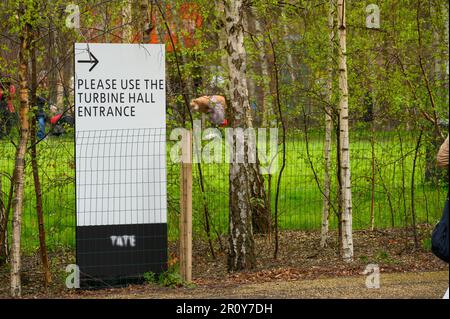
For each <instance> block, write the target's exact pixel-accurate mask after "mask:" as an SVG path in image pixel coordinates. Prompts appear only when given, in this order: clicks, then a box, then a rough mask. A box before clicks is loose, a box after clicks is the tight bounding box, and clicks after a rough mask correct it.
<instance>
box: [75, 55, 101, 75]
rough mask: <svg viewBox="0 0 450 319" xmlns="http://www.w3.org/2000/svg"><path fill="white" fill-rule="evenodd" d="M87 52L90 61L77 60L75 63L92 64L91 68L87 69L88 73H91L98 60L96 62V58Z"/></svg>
mask: <svg viewBox="0 0 450 319" xmlns="http://www.w3.org/2000/svg"><path fill="white" fill-rule="evenodd" d="M88 52H89V57H90V60H78V61H77V62H78V63H93V65H92V66H91V68H90V69H89V72H91V71H92V69H93V68H95V66H96V65H97V64H98V60H97V58H96V57H95V56H94V55H93V54H92V52H91V51H88Z"/></svg>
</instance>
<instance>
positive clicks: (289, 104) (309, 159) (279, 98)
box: [0, 0, 449, 294]
mask: <svg viewBox="0 0 450 319" xmlns="http://www.w3.org/2000/svg"><path fill="white" fill-rule="evenodd" d="M76 3H77V4H78V5H79V8H80V13H81V16H80V23H81V24H80V28H79V29H70V28H68V27H67V26H66V24H65V20H66V18H67V16H68V14H69V13H68V12H66V11H65V10H66V6H67V4H68V3H67V2H66V1H62V0H59V1H46V0H33V1H32V0H29V1H25V0H23V1H18V0H15V1H8V2H2V3H1V4H0V17H1V19H0V25H1V26H2V28H1V29H2V32H1V34H0V46H1V48H2V50H1V51H0V77H1V80H2V81H4V82H5V79H9V80H11V81H12V82H13V83H14V84H15V85H16V87H17V88H21V90H20V94H18V97H17V98H16V100H15V101H14V103H15V106H16V112H17V118H18V121H17V123H16V127H15V129H14V130H13V134H11V135H10V136H9V137H8V139H7V141H8V143H10V142H12V144H11V145H13V146H12V147H13V148H14V153H15V154H16V155H15V159H14V160H13V161H12V162H14V165H15V169H14V172H15V173H14V174H12V172H8V171H6V170H5V171H1V172H0V173H1V175H0V185H1V189H0V225H1V226H0V258H2V256H3V255H4V253H5V247H6V245H5V244H6V242H7V241H8V243H11V244H12V246H11V248H12V254H11V260H10V261H11V264H12V266H14V267H12V269H13V276H12V278H15V279H14V283H13V287H14V289H13V292H14V294H18V293H19V292H20V290H18V288H17V287H20V285H19V283H18V277H17V274H18V265H19V263H18V262H19V259H18V255H17V253H18V252H19V249H20V247H19V246H18V245H19V243H20V215H21V211H20V210H21V207H22V206H23V203H22V200H23V190H22V187H24V186H23V182H24V178H25V179H26V173H27V167H30V166H26V165H25V164H26V163H27V154H28V153H29V151H31V150H32V146H33V145H34V144H35V143H34V142H33V138H32V137H31V138H30V139H29V137H30V134H29V131H28V130H29V128H30V127H31V126H30V124H32V123H33V121H34V120H33V118H32V117H33V113H34V112H32V111H33V108H34V107H35V105H33V104H35V103H34V102H33V99H32V95H33V94H29V93H28V92H29V91H30V89H32V82H33V81H32V74H33V73H34V75H36V74H40V73H43V74H45V75H46V76H47V78H48V81H49V89H48V99H49V101H50V102H51V103H53V104H55V105H57V106H58V108H59V110H60V111H61V112H65V113H72V112H73V109H72V97H71V94H72V91H71V78H72V76H73V70H72V58H73V56H72V55H71V54H72V43H73V42H75V41H79V42H89V41H92V42H94V41H99V42H105V41H109V42H117V43H119V42H120V43H127V42H134V43H141V42H145V43H149V42H153V43H156V42H159V43H166V44H167V51H168V55H167V69H168V86H169V87H168V93H169V94H168V110H167V112H168V117H167V118H168V126H169V128H173V127H178V126H184V127H192V122H191V119H195V115H194V116H193V117H192V114H190V113H189V109H188V107H187V104H188V102H189V100H190V99H191V98H194V97H196V96H198V95H211V94H224V95H226V96H227V99H228V100H229V106H230V110H231V111H232V112H231V113H230V115H229V117H230V122H231V123H232V124H231V125H233V126H235V127H242V128H246V127H251V126H254V127H260V126H271V127H277V128H279V129H280V137H285V138H286V139H285V140H286V141H287V142H288V143H291V145H294V146H295V147H291V148H290V149H289V150H288V151H287V152H288V153H287V157H286V163H285V164H286V165H287V167H288V168H290V167H294V168H293V169H292V170H293V171H294V172H292V173H290V174H292V175H295V176H296V179H294V178H292V179H282V180H281V182H280V183H277V182H278V181H280V179H279V175H278V174H279V173H278V172H277V173H276V174H274V175H261V174H260V172H259V168H258V165H247V164H236V165H234V164H232V165H231V166H230V167H229V168H228V166H227V167H220V172H219V173H217V172H215V173H211V174H210V173H209V172H205V171H204V170H202V169H203V168H204V166H202V165H203V164H199V165H198V167H197V175H196V177H197V178H196V185H197V188H198V189H200V191H199V193H198V200H197V201H196V203H195V204H196V207H195V209H197V210H198V211H199V212H201V214H199V217H198V218H197V219H195V220H194V223H196V225H194V226H198V228H199V229H202V233H201V234H202V235H204V236H206V238H207V239H208V241H209V246H210V247H211V248H210V250H211V255H212V257H213V256H214V257H215V250H217V249H219V250H222V251H225V250H227V249H228V252H229V257H230V258H229V266H230V269H232V270H238V269H243V268H251V267H253V265H254V264H255V252H254V251H253V248H252V240H253V239H252V238H253V233H262V234H264V235H265V236H267V237H268V238H270V239H271V240H272V238H273V230H274V228H276V227H273V226H274V225H276V224H277V222H278V221H279V219H280V218H282V217H284V216H286V215H287V214H288V213H290V212H287V210H288V209H287V208H285V207H283V206H282V205H281V204H280V205H278V206H277V200H280V202H281V201H282V200H286V198H288V199H290V200H292V202H294V203H299V202H300V201H302V202H307V201H309V203H310V202H312V200H310V199H309V197H308V196H309V194H307V192H306V191H305V193H301V191H303V190H299V188H300V187H304V186H303V185H304V184H302V186H299V185H295V182H292V180H296V181H304V182H305V185H306V184H309V185H308V186H311V185H313V186H314V187H315V188H314V192H315V193H314V194H320V195H319V196H320V198H321V201H320V202H321V204H320V206H322V205H323V209H321V212H319V213H317V212H316V211H314V212H309V211H308V212H305V211H304V210H302V207H301V208H297V207H295V208H292V209H291V210H292V211H295V212H296V213H297V214H298V215H299V216H301V217H303V216H306V215H308V214H316V215H318V220H321V221H322V223H321V225H319V227H321V229H322V236H321V241H320V243H317V245H320V246H325V245H326V244H327V243H329V244H331V245H333V244H334V242H335V241H336V240H333V238H328V237H329V236H328V230H329V229H333V228H334V227H337V228H338V234H339V238H338V241H339V245H338V246H339V247H341V248H343V249H342V251H341V253H342V257H343V258H344V259H347V260H351V258H352V240H351V235H352V215H353V216H355V218H356V221H357V222H359V221H360V220H361V219H362V218H361V217H360V216H361V211H362V210H363V208H364V207H363V208H360V209H359V210H358V209H354V211H353V212H352V210H353V209H352V208H354V207H355V204H356V205H359V207H362V204H361V203H364V204H365V203H368V205H369V206H370V208H369V210H370V214H371V218H370V225H369V226H368V227H369V228H371V229H375V228H376V227H377V225H385V224H386V221H385V220H380V219H381V216H384V214H386V211H387V210H389V211H390V212H389V214H390V218H389V219H390V220H389V222H388V224H389V226H391V227H396V226H398V224H399V220H400V221H401V223H402V225H404V226H405V227H409V225H410V223H411V222H412V220H415V217H416V213H417V211H418V210H420V209H422V208H420V207H417V205H416V206H415V205H414V203H415V202H414V199H415V198H417V193H414V191H412V192H411V191H410V190H414V189H415V188H414V187H415V182H414V181H417V179H418V175H419V172H418V171H417V170H416V169H415V168H416V165H418V162H417V161H416V160H415V159H417V158H419V157H421V156H424V157H425V158H426V164H425V165H426V172H425V174H424V176H423V177H424V179H425V181H424V183H423V184H421V186H422V188H423V190H425V189H426V188H427V187H438V186H439V185H442V184H445V183H446V179H445V178H443V177H445V173H442V172H440V171H438V170H436V169H435V165H434V154H435V153H436V151H437V147H438V146H439V145H440V143H441V142H442V140H443V137H444V135H445V133H446V129H445V123H446V122H447V124H448V102H449V101H448V6H449V5H448V2H447V1H445V0H432V1H423V0H407V1H398V0H384V1H379V2H377V4H378V6H379V7H380V12H381V25H380V29H368V28H366V25H365V21H366V16H367V13H366V6H367V5H368V4H369V3H368V2H363V1H357V0H345V1H344V0H339V1H338V0H330V1H322V2H315V1H303V0H290V1H262V0H256V1H244V0H242V1H240V0H226V1H224V0H220V1H206V0H190V1H164V2H163V1H156V0H154V1H143V2H135V1H124V2H118V1H84V0H80V1H77V2H76ZM31 47H34V48H35V51H36V59H35V60H36V61H35V62H36V63H31V60H32V59H31V57H30V54H29V51H30V49H31ZM17 52H20V54H17ZM33 59H34V58H33ZM33 65H35V68H36V70H35V71H33V70H32V66H33ZM39 78H40V77H38V82H39ZM279 110H281V112H279ZM27 112H28V115H27ZM280 115H282V116H280ZM19 119H20V120H19ZM283 126H284V127H286V132H287V134H286V136H284V134H282V130H281V128H282V127H283ZM385 131H386V132H389V133H392V134H391V135H390V137H391V138H392V140H393V141H394V142H393V143H392V145H391V144H390V146H389V147H391V148H394V150H391V151H392V152H397V153H398V154H397V155H398V158H397V157H396V158H395V159H394V158H392V160H390V159H389V158H385V157H384V154H385V152H387V150H386V148H387V147H385V144H383V142H384V140H383V136H382V135H381V134H379V133H381V132H385ZM361 132H363V133H361ZM360 133H361V136H362V137H361V139H362V140H364V141H366V142H367V143H368V144H367V145H370V147H369V148H367V149H366V148H363V151H362V153H363V154H356V155H357V156H360V157H361V158H359V162H358V163H368V165H370V170H369V171H367V172H366V171H364V174H365V175H364V176H362V175H361V174H359V175H358V176H357V180H356V181H354V180H353V178H352V180H351V179H350V171H351V169H353V170H354V169H356V170H358V167H356V168H355V164H354V163H355V162H354V161H350V159H351V158H350V153H351V152H352V146H353V145H354V144H353V142H352V138H353V137H354V136H356V135H357V134H360ZM406 134H409V135H408V136H411V139H412V143H411V141H407V140H406ZM316 136H319V137H318V138H316ZM358 136H359V135H358ZM5 141H6V140H5ZM280 142H281V139H280ZM407 143H409V144H412V145H413V146H412V149H413V150H412V151H411V150H407V149H406V146H407ZM8 145H9V144H8ZM37 145H38V146H39V143H38V144H37ZM317 145H319V146H317ZM34 146H36V145H34ZM288 146H289V144H288ZM314 147H316V148H317V147H319V148H320V147H323V149H322V148H320V151H319V152H316V151H315V150H314ZM422 149H425V150H426V151H425V153H424V154H422V151H421V150H422ZM283 150H284V148H283V147H282V146H281V143H280V145H279V149H278V151H279V152H280V154H281V152H282V151H283ZM322 150H323V152H322ZM411 152H412V153H411ZM318 153H320V156H317V155H315V154H318ZM352 154H354V153H352ZM2 155H3V154H2ZM30 155H32V154H30ZM35 155H36V157H37V162H36V164H37V165H34V166H35V167H34V172H35V173H37V174H36V176H38V177H39V176H42V171H40V169H42V164H40V165H39V163H42V161H40V157H42V154H41V153H40V149H39V147H38V148H37V150H36V154H35ZM412 155H414V157H411V156H412ZM412 158H414V161H412V160H411V159H412ZM278 161H279V163H281V161H282V157H281V156H279V158H278ZM24 165H25V166H24ZM387 166H389V169H388V168H386V167H387ZM279 167H281V165H279ZM391 167H393V168H392V172H391ZM0 169H1V167H0ZM228 169H229V171H228ZM306 170H308V172H310V173H311V174H304V173H303V172H305V171H306ZM383 171H386V173H383ZM399 171H401V174H400V175H399V173H398V172H399ZM226 173H229V180H228V174H226ZM221 175H226V176H227V181H226V182H224V184H225V186H224V185H218V184H219V182H217V180H219V177H221ZM311 176H312V177H311ZM352 176H354V175H353V174H352ZM391 176H392V179H395V181H393V184H395V185H396V187H397V186H398V189H400V191H398V192H397V193H393V192H392V191H391V190H390V189H388V186H389V185H387V183H388V181H387V180H386V179H387V178H391ZM399 176H400V177H399ZM274 181H275V182H274ZM169 182H170V181H169ZM277 184H279V186H277ZM355 184H357V185H363V187H361V186H359V189H356V191H355V189H351V186H354V185H355ZM11 185H12V191H10V189H11ZM219 186H220V187H219ZM222 186H223V187H222ZM313 186H311V187H313ZM44 188H45V187H44ZM218 188H220V189H222V188H226V189H227V192H226V193H225V194H223V193H220V192H218V191H217V189H218ZM308 190H309V188H308ZM228 191H229V192H228ZM416 191H417V190H416ZM208 192H210V193H214V195H215V196H216V197H214V199H213V200H208V198H207V193H208ZM26 193H27V192H26V191H25V195H26ZM276 194H279V197H277V196H276ZM354 194H356V196H355V195H354ZM367 194H369V195H368V197H367V198H366V197H365V196H366V195H367ZM380 194H382V195H380ZM405 194H406V195H405ZM33 196H36V197H39V190H38V191H36V194H35V195H33ZM227 196H229V197H227ZM221 197H224V198H226V202H227V204H226V205H224V206H226V208H223V207H220V205H219V204H217V203H216V202H218V198H219V199H220V198H221ZM313 197H314V196H311V198H313ZM379 197H383V198H385V199H386V201H387V202H388V203H387V204H386V206H383V207H384V208H381V209H380V208H377V206H376V202H377V200H379ZM277 198H278V199H277ZM425 200H426V199H425ZM433 200H434V199H430V200H429V201H428V202H426V203H427V204H426V205H428V203H429V202H432V201H433ZM352 202H353V205H352ZM322 203H323V204H322ZM36 206H39V205H36ZM44 206H45V205H44ZM275 207H277V208H278V207H280V208H279V212H278V211H277V214H275V211H276V209H275ZM398 207H401V209H398ZM33 209H34V208H33ZM171 209H173V210H174V211H175V212H176V208H172V207H171ZM308 209H309V208H308ZM364 209H365V208H364ZM424 209H427V222H430V223H431V222H432V221H431V219H430V220H429V219H428V209H429V208H428V207H427V206H426V207H425V208H424ZM430 209H431V208H430ZM381 210H383V211H381ZM222 211H228V212H229V216H230V220H229V224H228V223H226V224H227V226H229V231H230V237H229V241H228V245H227V246H228V247H225V246H226V245H224V244H223V242H222V234H223V227H221V225H220V220H221V218H219V217H220V216H219V217H218V215H220V214H219V212H222ZM311 211H312V209H311ZM278 213H279V214H278ZM352 213H354V214H352ZM7 216H9V218H8V217H7ZM224 216H225V220H227V217H228V215H226V214H225V215H224ZM11 217H12V220H11ZM43 218H44V220H45V218H47V215H46V211H45V209H44V211H43ZM377 218H378V220H377ZM383 218H385V217H383ZM336 220H337V222H335V221H336ZM11 221H12V223H11ZM227 221H228V220H227ZM42 224H44V223H42ZM285 224H288V223H285ZM11 226H13V228H11ZM283 227H286V228H289V227H294V226H292V225H283ZM295 227H296V226H295ZM315 227H317V225H315ZM227 228H228V227H227ZM8 229H9V230H10V232H9V236H6V234H7V233H8V232H7V230H8ZM408 229H411V230H412V231H411V235H412V236H415V235H416V234H415V230H416V227H411V228H408ZM238 230H239V232H238ZM11 236H12V237H11ZM36 237H37V236H36ZM215 238H218V244H217V245H218V246H219V247H216V243H215V241H214V240H213V239H215ZM271 240H270V241H268V246H270V247H271V248H272V246H271V245H272V244H273V241H271ZM333 247H334V246H333ZM41 249H42V250H44V249H45V248H44V247H42V248H41ZM3 258H4V256H3Z"/></svg>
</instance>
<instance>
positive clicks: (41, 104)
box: [36, 96, 48, 117]
mask: <svg viewBox="0 0 450 319" xmlns="http://www.w3.org/2000/svg"><path fill="white" fill-rule="evenodd" d="M36 104H37V110H36V117H40V116H43V117H45V116H46V112H45V111H46V105H47V104H48V103H47V100H46V99H44V98H43V97H41V96H37V97H36Z"/></svg>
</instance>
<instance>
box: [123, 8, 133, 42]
mask: <svg viewBox="0 0 450 319" xmlns="http://www.w3.org/2000/svg"><path fill="white" fill-rule="evenodd" d="M132 21H133V18H132V2H131V1H126V2H125V3H124V5H123V8H122V24H123V28H122V43H131V42H132V41H133V26H132V25H131V23H132Z"/></svg>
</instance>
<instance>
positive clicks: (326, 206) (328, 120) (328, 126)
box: [320, 0, 335, 247]
mask: <svg viewBox="0 0 450 319" xmlns="http://www.w3.org/2000/svg"><path fill="white" fill-rule="evenodd" d="M334 14H335V0H330V8H329V11H328V28H329V37H328V41H329V43H328V45H329V50H330V53H329V57H328V78H327V105H326V106H325V147H324V157H325V171H324V176H323V183H324V188H323V192H324V196H323V209H322V229H321V235H320V247H326V245H327V239H328V228H329V222H328V220H329V218H330V194H331V178H330V170H331V156H330V155H331V132H332V130H333V119H332V117H331V112H332V108H331V103H332V99H333V52H334Z"/></svg>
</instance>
